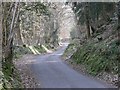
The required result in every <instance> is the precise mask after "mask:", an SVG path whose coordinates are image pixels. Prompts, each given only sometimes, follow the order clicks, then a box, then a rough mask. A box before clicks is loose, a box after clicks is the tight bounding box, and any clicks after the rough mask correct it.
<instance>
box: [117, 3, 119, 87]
mask: <svg viewBox="0 0 120 90" xmlns="http://www.w3.org/2000/svg"><path fill="white" fill-rule="evenodd" d="M117 30H118V44H119V45H120V2H118V28H117ZM118 58H120V55H118ZM119 66H120V61H119V60H118V67H119ZM118 70H119V71H118V72H119V73H118V89H120V69H118Z"/></svg>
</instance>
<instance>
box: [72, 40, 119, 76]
mask: <svg viewBox="0 0 120 90" xmlns="http://www.w3.org/2000/svg"><path fill="white" fill-rule="evenodd" d="M117 42H118V40H115V41H113V42H111V43H110V44H109V45H108V44H105V43H104V42H101V43H98V44H95V43H91V42H88V43H86V44H84V45H83V46H81V47H79V48H78V49H77V51H76V52H75V53H74V54H73V55H72V57H71V58H72V59H73V60H74V61H75V62H76V63H77V64H83V65H85V67H86V68H87V70H88V72H89V73H90V74H92V75H97V74H99V73H100V72H104V71H105V72H108V73H114V74H117V73H118V56H117V55H119V49H118V48H119V47H118V46H119V45H118V44H117Z"/></svg>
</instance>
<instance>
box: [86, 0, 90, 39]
mask: <svg viewBox="0 0 120 90" xmlns="http://www.w3.org/2000/svg"><path fill="white" fill-rule="evenodd" d="M85 16H86V27H87V38H90V37H91V35H90V20H89V3H88V2H87V3H86V7H85Z"/></svg>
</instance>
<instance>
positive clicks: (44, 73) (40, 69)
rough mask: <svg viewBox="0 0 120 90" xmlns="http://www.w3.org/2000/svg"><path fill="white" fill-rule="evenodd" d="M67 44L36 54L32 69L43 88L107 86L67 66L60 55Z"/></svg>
mask: <svg viewBox="0 0 120 90" xmlns="http://www.w3.org/2000/svg"><path fill="white" fill-rule="evenodd" d="M66 47H67V46H65V45H64V46H62V47H61V48H60V49H58V50H57V51H55V52H54V53H50V54H45V55H40V56H36V58H35V60H34V62H33V64H32V65H31V70H32V72H33V73H34V74H35V76H36V78H37V80H38V82H40V84H41V85H40V87H41V88H107V87H106V86H107V85H105V84H103V83H101V82H99V81H96V80H92V79H91V78H89V77H87V76H83V75H82V74H80V73H78V72H76V71H75V70H73V69H72V68H70V67H69V66H67V65H66V64H65V63H64V61H63V60H61V58H60V56H61V55H62V54H63V52H64V50H65V48H66Z"/></svg>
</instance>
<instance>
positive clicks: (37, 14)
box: [0, 2, 120, 89]
mask: <svg viewBox="0 0 120 90" xmlns="http://www.w3.org/2000/svg"><path fill="white" fill-rule="evenodd" d="M0 6H1V14H0V15H1V16H0V18H1V25H0V28H1V31H2V33H1V35H0V36H1V39H2V45H1V46H2V49H1V50H2V54H0V55H2V62H1V63H2V72H0V73H1V74H0V75H1V76H2V81H1V88H4V89H6V88H8V87H13V88H14V87H15V88H16V87H20V82H19V83H18V84H16V82H17V79H18V77H19V76H18V77H14V76H15V75H16V73H17V72H16V71H17V70H16V69H15V67H14V63H13V60H14V59H15V58H20V57H21V56H22V55H24V54H41V53H45V52H46V49H45V47H47V48H48V49H52V50H55V49H56V48H57V47H59V45H60V43H61V42H62V41H66V40H69V43H70V44H69V45H68V47H67V49H66V51H65V53H64V55H63V57H64V58H65V59H67V60H68V62H70V63H71V64H77V65H84V67H85V68H86V72H87V73H89V74H91V75H93V76H99V77H101V78H103V77H105V78H103V79H105V80H106V81H108V82H111V83H112V84H114V85H117V86H118V85H120V84H118V82H119V80H118V74H119V70H118V65H120V62H119V53H120V52H119V49H120V48H119V44H120V42H119V41H120V40H119V39H120V38H119V37H118V36H119V34H120V32H119V31H120V3H114V2H112V3H110V2H109V3H100V2H99V3H98V2H91V3H90V2H65V3H58V2H56V3H50V2H49V3H47V2H43V3H41V2H2V3H1V5H0ZM69 9H70V11H69ZM66 31H67V32H70V35H68V34H67V35H66V36H68V37H66V36H64V35H65V34H63V35H62V33H64V32H66ZM102 75H105V76H102ZM108 75H109V76H110V78H108V79H106V78H107V76H108ZM2 82H3V83H2ZM15 84H16V85H15Z"/></svg>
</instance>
